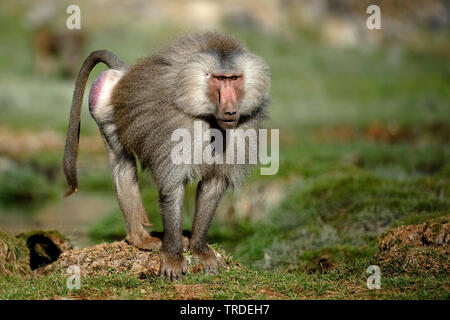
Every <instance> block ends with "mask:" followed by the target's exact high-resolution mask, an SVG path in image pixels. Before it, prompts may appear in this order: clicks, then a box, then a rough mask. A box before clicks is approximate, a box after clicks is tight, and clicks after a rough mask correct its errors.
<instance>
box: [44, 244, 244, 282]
mask: <svg viewBox="0 0 450 320" xmlns="http://www.w3.org/2000/svg"><path fill="white" fill-rule="evenodd" d="M213 250H214V252H215V253H216V257H217V260H218V263H219V266H220V267H222V268H225V269H229V268H232V267H238V264H237V263H236V262H233V260H232V258H231V257H229V256H227V255H226V254H225V253H224V252H223V251H222V250H220V249H213ZM185 258H186V263H187V272H188V273H192V272H193V273H196V272H198V271H200V270H201V269H202V267H201V266H200V267H199V266H194V265H193V258H192V255H191V253H190V252H189V251H185ZM160 263H161V261H160V258H159V251H157V250H151V251H147V250H141V249H138V248H136V247H134V246H131V245H129V244H128V243H126V242H125V241H117V242H113V243H102V244H99V245H96V246H93V247H90V248H82V249H71V250H67V251H65V252H63V253H62V254H61V255H60V256H59V258H58V260H57V262H55V263H54V264H53V265H51V266H48V267H46V268H44V269H43V270H42V271H43V272H49V271H54V270H55V269H56V268H58V267H59V268H63V269H67V268H68V267H70V266H78V267H79V268H80V272H81V275H82V276H85V275H110V274H114V273H119V272H127V273H130V274H138V275H149V276H152V275H158V274H159V267H160Z"/></svg>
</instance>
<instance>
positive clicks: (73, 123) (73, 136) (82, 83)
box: [63, 50, 127, 197]
mask: <svg viewBox="0 0 450 320" xmlns="http://www.w3.org/2000/svg"><path fill="white" fill-rule="evenodd" d="M99 62H103V63H104V64H106V65H107V66H108V67H109V68H110V69H116V70H124V69H126V68H127V66H126V64H125V63H124V62H123V61H122V60H120V59H119V58H118V57H117V56H116V55H115V54H113V53H112V52H110V51H108V50H96V51H94V52H92V53H91V54H90V55H89V56H88V57H87V58H86V60H84V62H83V66H82V67H81V69H80V72H79V73H78V77H77V81H76V83H75V90H74V91H73V97H72V107H71V109H70V120H69V128H68V130H67V138H66V146H65V148H64V157H63V170H64V175H65V176H66V180H67V184H68V186H69V189H68V190H67V192H66V194H65V196H66V197H67V196H69V195H71V194H72V193H73V192H77V191H78V178H77V156H78V143H79V140H80V116H81V105H82V103H83V95H84V89H85V87H86V82H87V79H88V77H89V74H90V73H91V70H92V69H93V68H94V66H95V65H96V64H97V63H99Z"/></svg>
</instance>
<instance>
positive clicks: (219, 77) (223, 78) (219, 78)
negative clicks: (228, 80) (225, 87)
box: [217, 76, 225, 81]
mask: <svg viewBox="0 0 450 320" xmlns="http://www.w3.org/2000/svg"><path fill="white" fill-rule="evenodd" d="M217 80H220V81H223V80H225V77H224V76H218V77H217Z"/></svg>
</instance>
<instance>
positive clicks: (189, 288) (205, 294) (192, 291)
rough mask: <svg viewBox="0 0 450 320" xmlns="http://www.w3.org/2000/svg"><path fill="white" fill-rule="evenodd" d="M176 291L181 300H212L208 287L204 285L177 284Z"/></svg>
mask: <svg viewBox="0 0 450 320" xmlns="http://www.w3.org/2000/svg"><path fill="white" fill-rule="evenodd" d="M175 291H176V292H177V299H181V300H197V299H211V295H210V294H209V289H208V287H207V286H205V285H203V284H175Z"/></svg>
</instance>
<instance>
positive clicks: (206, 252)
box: [190, 245, 218, 273]
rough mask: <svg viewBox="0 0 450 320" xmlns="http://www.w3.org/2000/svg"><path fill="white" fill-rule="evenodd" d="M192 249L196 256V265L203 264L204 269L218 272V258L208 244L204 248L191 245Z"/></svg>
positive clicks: (208, 271)
mask: <svg viewBox="0 0 450 320" xmlns="http://www.w3.org/2000/svg"><path fill="white" fill-rule="evenodd" d="M190 250H191V252H192V255H193V256H194V264H195V265H201V266H203V269H204V270H205V272H207V273H217V270H218V265H217V258H216V255H215V253H214V251H213V250H212V249H211V248H210V247H208V245H205V246H203V248H202V249H198V248H195V247H191V248H190Z"/></svg>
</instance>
